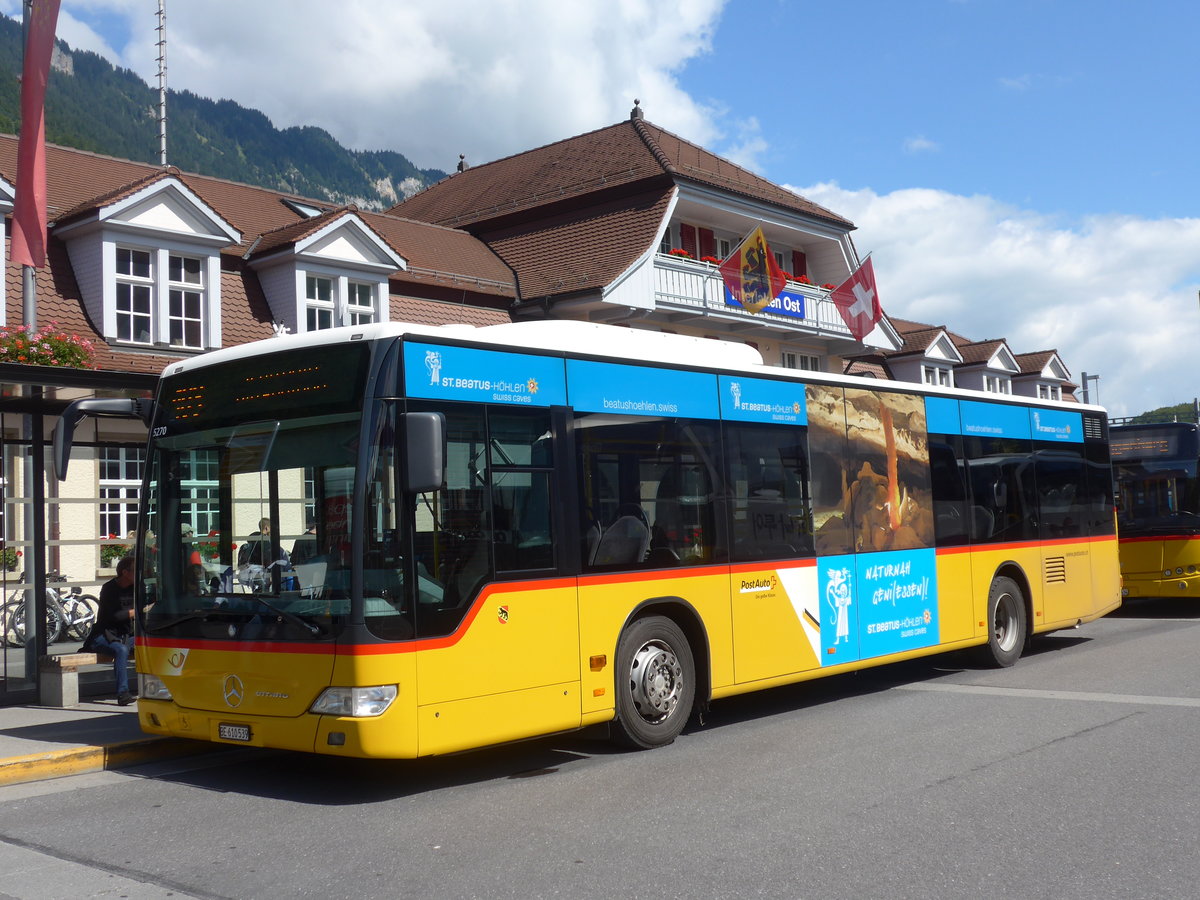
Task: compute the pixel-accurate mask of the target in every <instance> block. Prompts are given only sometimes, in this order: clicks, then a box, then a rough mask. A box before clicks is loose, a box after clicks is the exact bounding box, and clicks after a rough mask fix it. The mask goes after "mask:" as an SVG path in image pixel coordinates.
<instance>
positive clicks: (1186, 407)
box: [1129, 400, 1200, 423]
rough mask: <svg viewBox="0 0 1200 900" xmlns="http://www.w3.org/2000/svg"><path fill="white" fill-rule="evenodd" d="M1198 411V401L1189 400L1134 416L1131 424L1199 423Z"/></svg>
mask: <svg viewBox="0 0 1200 900" xmlns="http://www.w3.org/2000/svg"><path fill="white" fill-rule="evenodd" d="M1196 411H1197V401H1195V400H1189V401H1187V402H1184V403H1176V404H1175V405H1174V406H1160V407H1159V408H1158V409H1152V410H1150V411H1149V412H1144V413H1142V414H1141V415H1139V416H1133V417H1132V418H1131V419H1130V420H1129V422H1130V423H1138V422H1151V423H1153V422H1197V421H1200V419H1198V418H1197V415H1196Z"/></svg>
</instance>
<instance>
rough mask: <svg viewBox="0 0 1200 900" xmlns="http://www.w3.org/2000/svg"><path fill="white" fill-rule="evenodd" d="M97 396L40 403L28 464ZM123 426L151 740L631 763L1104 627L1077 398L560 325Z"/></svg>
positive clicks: (296, 374)
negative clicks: (959, 664)
mask: <svg viewBox="0 0 1200 900" xmlns="http://www.w3.org/2000/svg"><path fill="white" fill-rule="evenodd" d="M122 402H124V403H129V401H103V400H100V401H85V404H86V403H91V404H101V407H99V408H95V407H93V408H91V409H89V408H87V407H86V405H85V406H84V407H81V408H78V409H75V410H72V411H70V412H69V414H68V415H66V416H64V419H63V422H64V426H63V429H62V430H63V431H64V432H65V434H64V435H60V436H59V437H60V440H59V441H58V446H57V450H58V453H59V454H60V455H61V454H63V453H64V452H65V449H64V448H69V444H70V440H69V438H70V435H69V432H70V428H71V425H72V424H73V423H74V422H75V421H78V419H79V418H80V417H81V416H82V415H83V414H85V413H88V412H108V413H112V412H114V411H115V410H114V408H113V407H112V404H114V403H116V404H119V403H122ZM104 404H108V406H104ZM132 406H134V407H135V408H134V409H133V410H132V411H135V412H137V413H139V414H141V415H143V416H144V418H146V420H147V421H148V424H149V426H150V437H149V444H148V465H147V473H146V480H145V485H144V491H143V495H142V496H143V506H144V509H143V514H142V515H143V518H142V521H141V528H140V532H141V535H142V538H141V539H140V542H139V546H138V550H137V552H138V555H139V561H140V564H139V570H140V577H139V581H138V584H137V588H136V590H137V592H138V595H137V607H138V620H137V634H138V636H137V653H136V657H137V669H138V673H139V686H140V698H139V702H138V715H139V718H140V721H141V725H142V728H143V729H144V730H146V731H147V732H151V733H155V734H163V735H178V736H182V737H189V738H197V739H201V740H209V741H215V742H220V743H225V744H238V745H252V746H262V747H277V748H288V749H294V750H305V751H315V752H318V753H326V754H332V755H343V756H359V757H416V756H422V755H427V754H438V753H448V752H453V751H459V750H463V749H467V748H473V747H481V746H485V745H491V744H497V743H501V742H507V741H514V740H518V739H523V738H528V737H531V736H535V735H544V734H550V733H554V732H562V731H568V730H572V729H579V728H583V727H585V726H593V725H607V726H608V727H609V728H610V730H611V733H612V734H613V735H614V736H615V737H616V738H618V739H619V740H620V741H622V742H623V743H625V744H627V745H631V746H634V747H655V746H659V745H663V744H667V743H669V742H671V741H672V740H673V739H674V738H675V737H676V736H677V735H678V734H679V733H680V731H681V729H682V728H683V727H684V725H685V723H686V722H687V721H688V719H689V716H690V715H691V714H692V713H693V712H694V711H696V710H702V709H704V708H705V707H706V706H707V705H708V704H709V703H711V702H712V701H714V700H718V699H721V698H725V697H730V696H733V695H736V694H741V693H744V692H748V691H754V690H758V689H762V688H769V687H772V686H774V685H782V684H787V683H791V682H798V681H803V680H806V679H812V678H818V677H821V676H824V675H832V674H835V673H842V672H848V671H853V670H855V669H861V668H864V667H867V666H874V665H878V664H881V663H886V662H889V661H893V660H902V659H909V658H912V657H919V656H925V655H928V654H933V653H938V652H942V651H946V650H957V649H963V648H972V647H974V648H977V652H978V653H979V654H981V655H982V657H984V659H985V660H986V661H987V662H988V663H989V664H994V665H1011V664H1013V663H1014V662H1015V661H1016V660H1017V659H1018V657H1019V656H1020V655H1021V653H1022V649H1023V648H1024V646H1025V643H1026V639H1027V638H1028V636H1029V635H1030V634H1033V633H1037V632H1047V631H1052V630H1055V629H1061V628H1066V627H1071V626H1074V625H1077V624H1079V623H1081V622H1087V621H1089V620H1091V619H1095V618H1096V617H1098V616H1102V615H1104V614H1105V613H1107V612H1109V611H1110V610H1112V609H1113V608H1115V607H1116V606H1117V605H1118V604H1119V603H1120V590H1119V576H1118V568H1117V542H1116V536H1115V534H1114V515H1113V497H1112V474H1111V469H1110V464H1109V449H1108V441H1107V437H1108V433H1107V422H1106V418H1105V414H1104V412H1103V411H1102V410H1101V409H1099V408H1097V407H1090V406H1080V405H1078V404H1061V403H1052V402H1048V401H1036V400H1018V399H1015V398H1012V397H1001V396H994V395H986V394H982V393H976V392H967V391H955V390H952V389H941V388H937V387H926V386H914V385H911V384H898V383H893V382H888V381H876V380H862V379H854V378H848V377H839V376H835V375H828V374H820V373H814V372H797V371H789V370H784V369H780V368H776V367H769V366H765V365H763V364H762V360H761V357H760V356H759V355H758V353H757V351H756V350H754V349H752V348H749V347H747V346H744V345H733V344H730V343H722V342H715V341H711V340H703V339H694V338H686V337H681V336H675V335H665V334H659V333H652V332H640V331H636V330H630V329H624V328H617V327H613V326H604V325H595V324H589V323H577V322H541V323H519V324H505V325H496V326H489V327H484V328H477V329H472V328H469V327H464V326H454V327H443V328H434V327H423V326H417V325H404V324H398V323H391V324H378V325H371V326H365V327H353V328H346V329H333V330H327V331H320V332H317V333H315V334H305V335H296V336H285V337H279V338H272V339H270V340H267V341H263V342H260V343H255V344H249V345H245V346H241V347H237V348H231V349H226V350H221V351H216V352H213V353H209V354H205V355H204V356H201V357H198V358H195V359H190V360H187V361H182V362H176V363H173V364H172V365H170V366H169V367H168V368H167V369H166V370H165V371H164V373H163V376H162V378H161V382H160V385H159V390H158V395H157V399H156V401H155V402H154V403H153V405H152V406H151V405H150V404H149V403H143V404H140V405H138V404H132ZM64 459H65V457H64ZM185 532H187V533H190V535H191V536H190V537H188V536H186V535H185ZM247 546H249V547H250V548H251V551H252V552H249V553H248V552H246V547H247Z"/></svg>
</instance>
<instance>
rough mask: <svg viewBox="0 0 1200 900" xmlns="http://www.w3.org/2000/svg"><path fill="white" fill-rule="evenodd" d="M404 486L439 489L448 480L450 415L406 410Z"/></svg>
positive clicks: (415, 490)
mask: <svg viewBox="0 0 1200 900" xmlns="http://www.w3.org/2000/svg"><path fill="white" fill-rule="evenodd" d="M403 419H404V438H405V454H404V468H403V472H404V485H403V487H404V490H405V491H406V492H408V493H413V494H422V493H428V492H430V491H436V490H438V489H440V488H441V486H442V485H443V484H444V483H445V481H446V417H445V416H444V415H442V414H441V413H433V412H410V413H404V416H403Z"/></svg>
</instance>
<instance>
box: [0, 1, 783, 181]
mask: <svg viewBox="0 0 1200 900" xmlns="http://www.w3.org/2000/svg"><path fill="white" fill-rule="evenodd" d="M7 2H12V0H7ZM723 3H724V0H659V2H655V0H618V2H599V0H582V2H572V3H562V2H561V0H443V2H439V3H429V2H425V0H390V2H388V3H379V2H377V0H339V2H331V0H255V2H253V3H246V2H244V0H237V2H235V0H206V2H204V3H195V2H189V3H176V4H171V5H170V7H169V9H168V19H167V62H168V77H169V82H170V87H171V88H173V89H177V90H181V89H188V90H192V91H194V92H196V93H198V94H201V95H202V96H209V97H213V98H214V99H219V98H222V97H227V98H232V99H234V100H236V101H237V102H238V103H240V104H242V105H244V106H249V107H253V108H256V109H260V110H262V111H263V112H264V113H266V114H267V115H268V116H269V117H270V118H271V119H272V121H273V122H274V123H275V124H276V125H277V126H278V127H287V126H290V125H318V126H320V127H323V128H325V129H327V130H328V131H330V132H331V133H332V134H333V135H334V137H335V138H337V139H338V140H339V141H340V142H341V143H343V144H345V145H347V146H351V147H355V148H363V149H394V150H397V151H399V152H401V153H403V154H404V155H405V156H408V157H409V158H410V159H412V160H413V161H414V162H415V163H417V164H418V165H421V166H432V167H436V168H441V169H444V170H447V171H449V170H452V168H453V166H454V164H455V163H456V162H457V159H458V154H459V153H464V154H466V157H467V161H468V162H472V163H481V162H486V161H488V160H491V159H495V158H498V157H500V156H504V155H507V154H511V153H516V152H519V151H522V150H526V149H529V148H530V147H536V146H539V145H541V144H544V143H548V142H552V141H555V140H560V139H562V138H564V137H568V136H570V135H573V134H579V133H582V132H585V131H590V130H592V129H594V128H600V127H603V126H605V125H610V124H612V123H613V122H616V121H619V120H621V119H624V118H626V117H627V116H628V115H629V110H630V109H631V107H632V106H633V100H634V98H638V99H639V100H641V105H642V107H643V109H644V110H645V111H646V115H647V117H648V118H649V119H651V120H652V121H653V122H655V123H656V124H659V125H662V126H664V127H666V128H668V129H670V130H672V131H675V132H676V133H678V134H682V135H686V136H687V137H688V138H689V139H690V140H693V141H696V142H697V143H700V144H702V145H707V146H711V144H712V142H714V141H715V140H716V139H717V138H718V137H719V131H718V129H717V126H716V125H715V124H714V114H713V111H712V110H711V109H708V108H706V107H705V106H704V105H703V104H701V103H699V102H697V101H696V100H694V99H693V98H692V97H690V96H689V95H688V94H687V93H686V91H684V90H683V88H682V87H681V86H680V84H679V82H678V80H677V78H676V73H677V72H679V71H680V70H681V68H682V67H683V65H684V64H685V63H686V62H687V61H688V60H689V59H692V58H693V57H695V56H697V55H700V54H703V53H705V52H707V51H708V50H709V48H710V38H711V35H712V32H713V29H714V28H715V27H716V24H717V20H718V18H719V15H720V12H721V7H722V5H723ZM152 6H153V4H147V3H145V2H144V0H143V2H141V3H138V4H136V6H135V5H133V2H132V0H65V2H64V10H65V11H68V12H69V11H70V10H72V9H73V8H74V9H77V10H79V11H81V13H82V11H83V10H84V9H85V8H88V9H89V10H90V11H95V10H97V9H103V10H105V11H106V12H107V13H108V14H110V15H120V16H127V17H128V23H129V27H130V29H131V30H132V34H133V36H132V38H131V39H130V41H129V43H128V44H127V45H126V46H124V47H119V48H117V54H118V59H116V60H115V61H116V62H118V63H119V64H121V65H124V66H127V67H129V68H131V69H133V70H134V71H136V72H138V73H139V74H140V75H142V77H144V78H146V79H147V81H150V82H151V83H153V79H154V78H155V75H156V67H155V62H154V60H155V56H156V54H155V49H154V44H155V32H154V27H155V16H154V15H153V9H149V11H148V7H152ZM231 22H236V23H237V27H234V28H231V27H230V24H229V23H231ZM747 146H748V147H749V149H748V152H750V153H751V154H753V153H757V152H760V151H758V150H756V149H755V148H754V147H753V146H749V145H747Z"/></svg>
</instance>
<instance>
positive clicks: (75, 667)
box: [38, 653, 113, 707]
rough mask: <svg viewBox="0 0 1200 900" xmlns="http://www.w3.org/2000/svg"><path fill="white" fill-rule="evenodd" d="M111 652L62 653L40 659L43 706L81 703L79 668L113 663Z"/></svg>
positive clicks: (39, 668) (39, 673)
mask: <svg viewBox="0 0 1200 900" xmlns="http://www.w3.org/2000/svg"><path fill="white" fill-rule="evenodd" d="M112 661H113V657H112V654H109V653H62V654H59V655H57V656H43V657H42V658H41V659H39V660H38V676H39V677H38V680H39V682H40V685H41V687H40V697H39V700H40V702H41V704H42V706H61V707H66V706H78V705H79V669H80V667H81V666H95V665H98V664H100V663H111V662H112Z"/></svg>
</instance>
